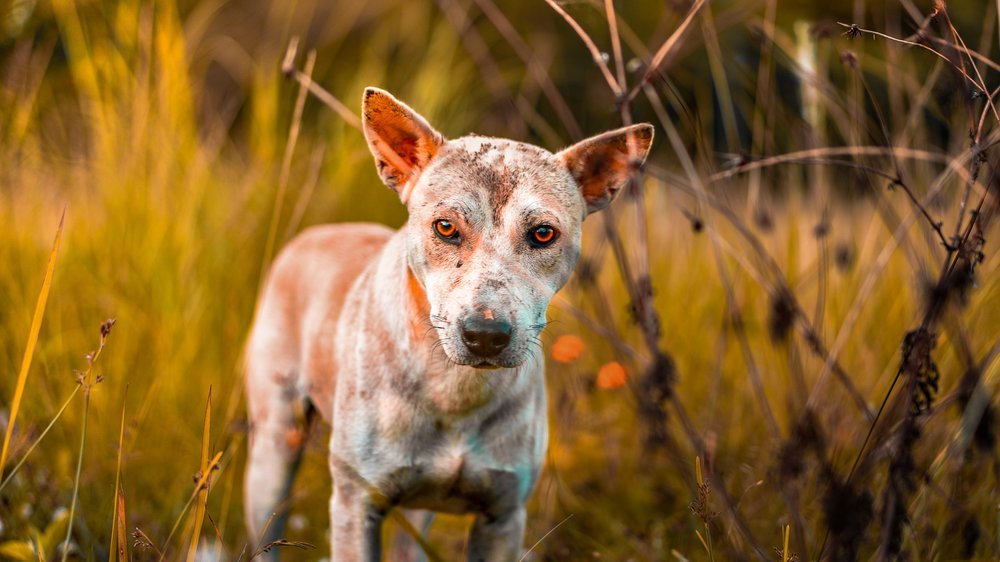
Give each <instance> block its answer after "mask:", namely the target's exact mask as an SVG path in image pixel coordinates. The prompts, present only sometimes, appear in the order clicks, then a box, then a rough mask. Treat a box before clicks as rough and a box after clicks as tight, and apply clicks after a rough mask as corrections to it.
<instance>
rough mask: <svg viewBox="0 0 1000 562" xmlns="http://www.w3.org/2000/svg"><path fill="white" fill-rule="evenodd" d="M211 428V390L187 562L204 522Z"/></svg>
mask: <svg viewBox="0 0 1000 562" xmlns="http://www.w3.org/2000/svg"><path fill="white" fill-rule="evenodd" d="M211 428H212V388H211V387H209V389H208V404H207V405H206V406H205V424H204V428H203V429H202V433H201V469H200V470H201V474H202V475H203V476H204V477H205V485H204V486H201V487H199V488H198V503H197V505H195V509H194V530H193V531H192V533H191V545H190V546H189V547H188V554H187V560H188V562H194V559H195V555H197V554H198V539H200V538H201V526H202V523H204V521H205V505H206V504H207V503H208V486H209V482H210V479H209V478H208V475H209V474H210V473H211V471H210V470H209V468H208V450H209V440H210V438H211Z"/></svg>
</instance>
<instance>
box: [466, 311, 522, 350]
mask: <svg viewBox="0 0 1000 562" xmlns="http://www.w3.org/2000/svg"><path fill="white" fill-rule="evenodd" d="M511 331H512V328H511V326H510V324H508V323H507V322H504V321H502V320H486V319H485V318H466V319H465V320H464V321H463V322H462V341H463V342H465V347H467V348H469V351H471V352H472V354H473V355H476V356H478V357H484V358H485V357H494V356H496V355H499V354H500V352H501V351H503V350H504V348H506V347H507V344H509V343H510V333H511Z"/></svg>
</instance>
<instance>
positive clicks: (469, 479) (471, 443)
mask: <svg viewBox="0 0 1000 562" xmlns="http://www.w3.org/2000/svg"><path fill="white" fill-rule="evenodd" d="M444 441H445V442H444V443H442V444H441V445H439V446H437V447H434V448H433V449H429V450H427V451H425V452H424V453H422V454H420V453H418V454H416V455H414V456H413V457H411V458H412V461H413V462H412V463H407V464H402V465H401V466H397V467H395V468H394V469H393V470H392V471H391V473H389V474H387V475H385V476H386V478H385V480H383V483H384V484H385V485H387V487H388V488H389V489H390V490H392V492H393V495H394V496H395V497H394V498H393V499H394V500H395V503H398V504H399V505H403V506H405V507H414V508H421V509H432V510H435V511H445V512H452V513H465V512H469V511H482V510H483V509H484V508H486V507H488V508H489V509H497V510H499V512H503V511H505V510H507V509H512V508H513V507H514V506H515V505H516V504H517V502H519V501H521V500H522V499H523V498H524V497H525V496H527V493H528V492H529V491H530V489H531V488H532V487H533V486H534V481H535V479H536V478H537V473H538V468H537V462H536V461H535V460H534V459H532V458H531V455H530V454H527V455H525V454H522V455H518V457H519V458H516V459H510V460H509V461H502V460H501V459H500V458H498V455H496V454H495V453H493V452H490V451H488V450H484V449H482V448H480V447H481V446H480V444H479V443H477V441H478V439H477V437H476V436H473V437H470V436H468V435H460V434H456V435H449V436H447V437H446V438H445V440H444Z"/></svg>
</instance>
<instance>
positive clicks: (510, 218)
mask: <svg viewBox="0 0 1000 562" xmlns="http://www.w3.org/2000/svg"><path fill="white" fill-rule="evenodd" d="M362 109H363V123H364V132H365V137H366V138H367V140H368V143H369V146H370V148H371V150H372V153H373V154H374V156H375V160H376V165H377V168H378V171H379V174H380V176H381V177H382V179H383V181H384V182H385V183H386V184H387V185H388V186H389V187H391V188H393V189H394V190H395V191H396V192H397V193H399V195H400V197H401V199H402V200H403V202H404V203H405V204H406V206H407V210H408V212H409V219H408V221H407V223H406V224H405V225H404V226H403V228H401V229H400V230H398V231H395V232H393V231H392V230H390V229H388V228H385V227H383V226H378V225H373V224H338V225H329V226H321V227H315V228H311V229H309V230H307V231H305V232H304V233H302V234H301V235H300V236H298V237H297V238H296V239H295V240H293V241H292V242H291V243H290V244H289V245H288V246H287V247H286V248H285V249H284V250H283V251H282V252H281V254H280V255H279V256H278V257H277V259H276V260H275V263H274V265H273V267H272V268H271V271H270V274H269V275H268V278H267V280H266V284H265V286H264V288H263V291H262V294H261V297H260V301H259V303H258V308H257V313H256V317H255V320H254V324H253V328H252V330H251V332H250V336H249V342H248V347H247V355H246V384H247V401H248V409H249V417H250V424H251V436H250V454H249V459H248V464H247V472H246V489H245V504H246V516H247V523H248V527H249V530H250V533H251V535H252V537H253V538H254V539H255V540H256V539H258V538H260V539H262V540H264V541H268V540H271V539H273V538H276V537H279V536H281V532H282V530H281V527H282V525H281V520H282V517H280V515H279V516H277V517H274V516H273V514H275V513H278V514H280V513H282V512H284V511H286V510H287V505H284V504H285V502H286V501H287V498H288V494H289V491H290V487H291V482H292V478H293V476H294V469H295V465H296V464H297V462H298V459H299V456H300V453H301V451H300V449H301V440H300V439H296V438H294V436H295V435H296V434H297V433H296V432H297V431H299V428H300V427H301V424H302V423H303V421H304V420H306V419H308V418H310V417H312V416H311V412H316V413H318V414H319V415H320V416H321V417H322V418H323V419H324V420H326V421H327V422H329V423H330V424H331V426H332V434H331V439H330V456H329V459H330V470H331V472H332V474H333V480H334V490H333V497H332V499H331V502H330V517H331V545H332V550H333V560H334V561H335V562H349V561H365V562H374V561H378V560H380V557H381V544H380V542H381V538H380V528H381V523H382V520H383V518H384V517H385V515H386V513H387V510H389V509H391V508H393V507H402V508H412V509H421V510H431V511H443V512H450V513H474V514H475V515H476V517H475V523H474V524H473V527H472V530H471V535H470V538H469V543H468V559H469V560H489V561H494V560H497V561H504V560H516V559H517V558H518V557H519V554H520V551H521V548H522V544H521V543H522V539H523V537H522V535H523V532H524V524H525V510H524V505H525V502H526V501H527V499H528V496H529V494H530V493H531V490H532V488H533V487H534V484H535V482H536V481H537V479H538V475H539V471H540V470H541V466H542V459H543V455H544V452H545V448H546V439H547V419H546V403H545V383H544V380H543V375H544V360H543V356H542V352H541V349H540V345H539V343H538V342H539V340H538V337H539V333H540V331H541V330H542V328H544V326H545V322H546V320H545V312H546V308H547V307H548V304H549V300H550V299H551V298H552V296H553V295H554V294H555V292H556V291H558V290H559V289H560V287H562V286H563V285H564V284H565V283H566V281H567V280H568V279H569V276H570V274H571V272H572V271H573V268H574V265H575V264H576V261H577V259H578V257H579V255H580V238H581V225H582V223H583V220H584V218H585V217H586V216H587V215H588V214H590V213H592V212H594V211H597V210H599V209H601V208H603V207H605V206H606V205H608V204H609V203H610V202H611V200H612V199H613V198H614V196H615V194H616V193H617V192H618V191H619V190H620V189H621V188H622V187H623V186H624V185H625V184H626V182H627V181H628V177H629V173H630V170H631V169H632V168H631V167H633V166H637V165H639V164H641V163H642V161H643V160H644V159H645V157H646V154H647V152H648V149H649V146H650V143H651V141H652V135H653V129H652V126H650V125H645V124H643V125H636V126H632V127H628V128H625V129H619V130H616V131H611V132H608V133H605V134H603V135H599V136H597V137H593V138H591V139H588V140H585V141H582V142H580V143H578V144H576V145H573V146H571V147H570V148H568V149H566V150H563V151H562V152H559V153H557V154H553V153H550V152H548V151H546V150H544V149H541V148H538V147H536V146H532V145H529V144H524V143H520V142H515V141H511V140H505V139H497V138H487V137H479V136H474V135H473V136H467V137H462V138H459V139H455V140H445V139H444V138H443V137H442V136H441V135H440V134H439V133H437V132H436V131H435V130H434V129H432V128H431V127H430V125H428V124H427V122H426V121H425V120H424V119H423V118H422V117H420V116H419V115H417V114H416V113H415V112H414V111H413V110H412V109H410V108H409V107H407V106H406V105H405V104H403V103H402V102H399V101H398V100H396V99H395V98H393V97H392V96H391V95H390V94H389V93H387V92H384V91H382V90H378V89H374V88H369V89H367V90H366V91H365V95H364V100H363V108H362ZM441 220H446V221H448V222H449V223H450V224H451V225H453V226H454V227H455V229H456V232H457V235H456V237H455V238H450V239H445V238H443V237H442V236H441V235H440V234H439V233H438V232H436V231H435V228H436V227H435V221H441ZM539 226H545V227H548V228H551V229H553V230H554V231H555V238H554V240H553V241H552V242H551V243H549V244H548V245H547V246H544V247H540V246H538V245H537V244H536V243H535V242H533V241H532V240H529V236H532V229H535V228H537V227H539ZM477 323H478V324H477ZM470 325H476V326H479V325H484V326H487V328H484V330H486V331H487V332H488V333H494V332H491V331H490V330H494V331H495V330H502V331H503V333H504V334H506V335H504V336H503V341H502V342H497V341H492V340H490V341H491V342H492V343H491V344H490V346H488V349H489V354H487V356H484V353H486V352H484V351H483V350H484V349H486V348H483V347H478V343H477V340H475V337H479V334H480V333H481V332H474V331H471V328H469V326H470ZM497 326H501V328H497ZM497 333H499V332H497ZM470 334H471V335H470ZM470 338H472V339H470ZM484 341H485V340H484ZM470 342H471V343H470ZM494 344H495V345H494ZM494 352H495V353H494ZM265 527H267V528H266V530H265ZM262 535H263V536H262ZM273 552H274V551H272V554H273ZM393 559H394V560H395V559H396V558H393Z"/></svg>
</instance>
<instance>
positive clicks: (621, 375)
mask: <svg viewBox="0 0 1000 562" xmlns="http://www.w3.org/2000/svg"><path fill="white" fill-rule="evenodd" d="M626 380H628V373H626V372H625V367H622V366H621V364H620V363H618V362H617V361H612V362H610V363H606V364H604V365H602V366H601V370H600V371H597V386H598V387H599V388H601V389H603V390H614V389H616V388H618V387H620V386H624V385H625V381H626Z"/></svg>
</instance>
